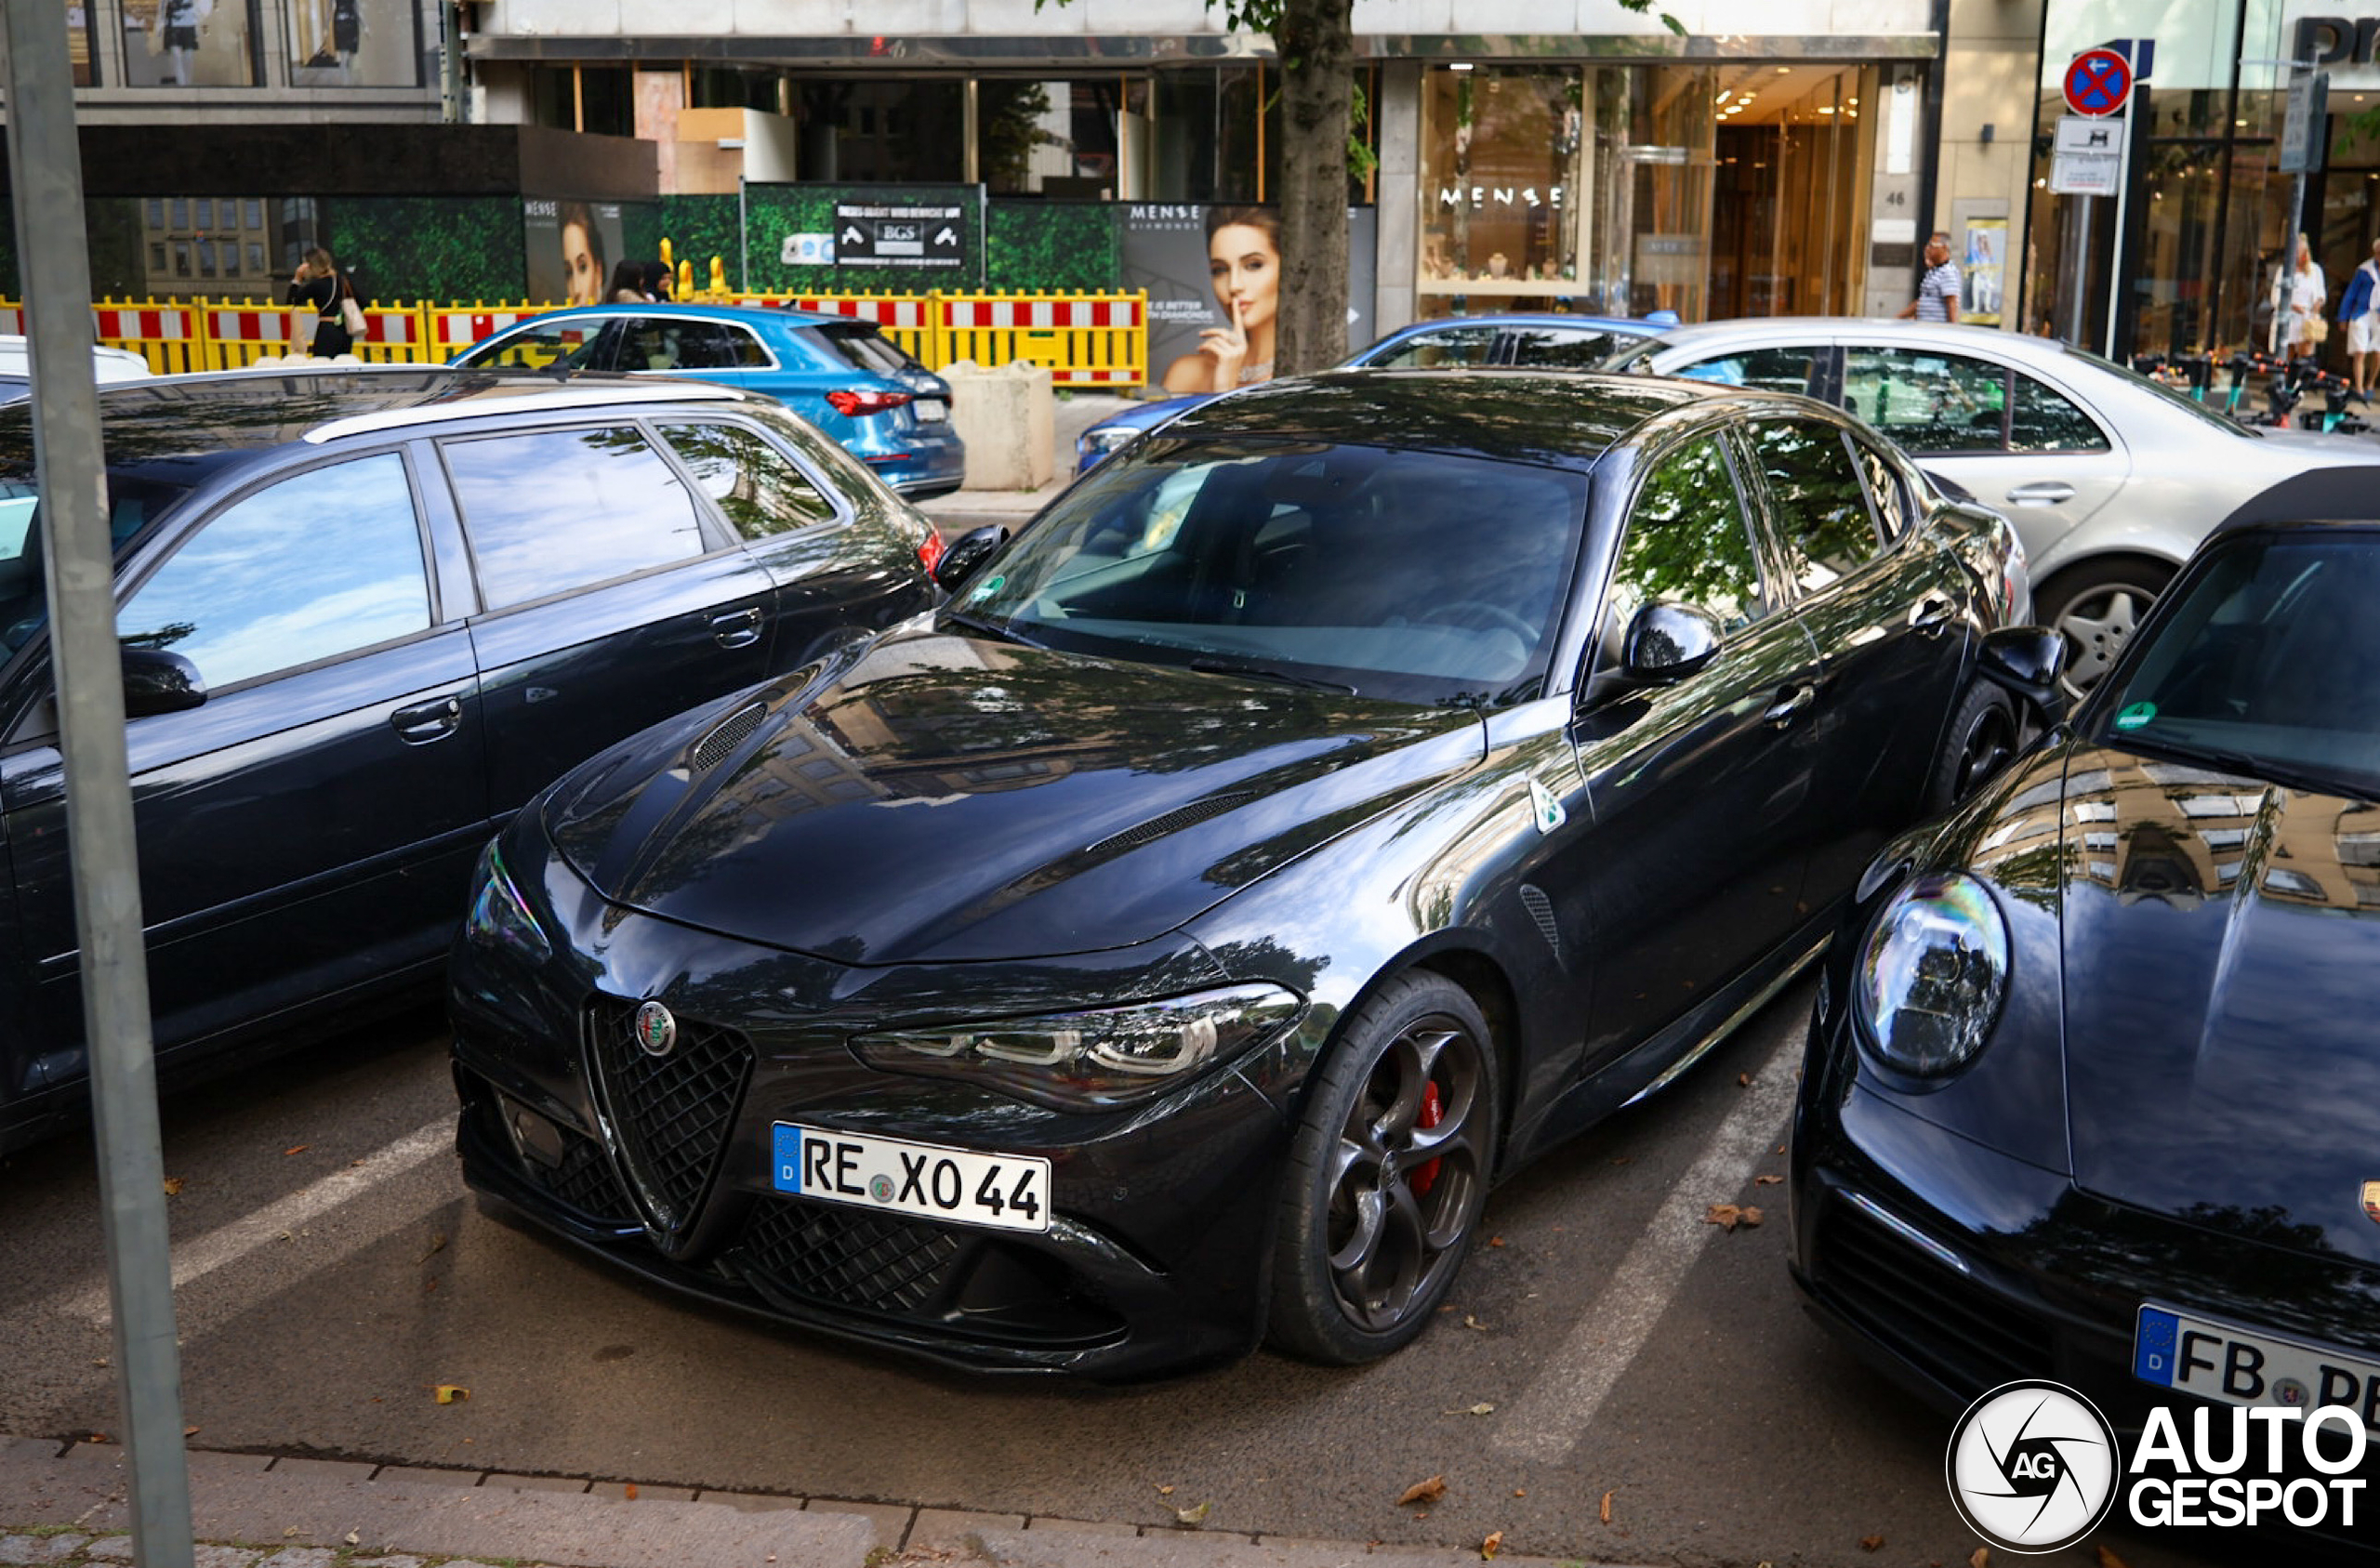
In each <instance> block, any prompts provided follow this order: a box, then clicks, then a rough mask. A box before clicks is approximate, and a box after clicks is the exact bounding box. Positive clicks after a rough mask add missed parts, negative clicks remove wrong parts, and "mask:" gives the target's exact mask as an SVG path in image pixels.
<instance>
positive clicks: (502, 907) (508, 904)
mask: <svg viewBox="0 0 2380 1568" xmlns="http://www.w3.org/2000/svg"><path fill="white" fill-rule="evenodd" d="M471 888H472V892H471V914H470V917H469V919H467V920H465V921H464V922H463V929H464V930H466V931H468V932H469V933H470V937H471V940H472V941H473V942H479V943H480V944H482V945H483V946H486V947H495V948H501V949H503V950H504V951H506V952H509V953H514V954H517V955H520V956H522V957H523V958H526V959H527V960H528V961H529V962H530V963H532V964H542V963H544V962H545V961H546V960H547V959H549V958H550V957H552V956H553V955H554V944H553V943H552V942H549V941H547V940H546V933H545V932H544V931H543V930H541V929H539V928H538V926H537V917H536V916H534V915H532V914H530V913H529V904H528V902H527V901H526V900H525V899H523V898H522V896H521V890H520V889H517V888H515V887H514V886H513V885H512V877H511V876H510V875H509V873H507V872H506V870H505V869H504V857H503V856H502V855H501V854H498V853H497V852H496V845H495V844H494V842H492V841H491V842H490V843H489V845H488V847H487V848H486V849H484V850H481V851H480V865H479V870H478V871H477V872H475V873H473V875H472V877H471Z"/></svg>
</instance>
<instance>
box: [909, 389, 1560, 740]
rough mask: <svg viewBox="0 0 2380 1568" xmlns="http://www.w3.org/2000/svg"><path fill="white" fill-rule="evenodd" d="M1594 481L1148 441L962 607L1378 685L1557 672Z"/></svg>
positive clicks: (1136, 643)
mask: <svg viewBox="0 0 2380 1568" xmlns="http://www.w3.org/2000/svg"><path fill="white" fill-rule="evenodd" d="M1586 494H1587V481H1586V477H1585V476H1584V475H1582V474H1577V473H1571V472H1567V471H1565V470H1561V469H1554V468H1536V467H1531V466H1528V465H1524V464H1517V463H1503V462H1494V461H1489V460H1487V459H1482V458H1471V457H1456V456H1448V455H1442V454H1437V453H1426V452H1406V451H1393V450H1390V449H1387V448H1383V447H1370V446H1350V445H1331V444H1328V443H1325V442H1319V441H1287V440H1251V439H1229V438H1224V439H1210V440H1196V439H1181V438H1175V439H1167V438H1166V437H1164V436H1162V435H1153V436H1151V437H1149V438H1148V439H1146V440H1144V441H1142V442H1141V443H1140V444H1139V445H1137V446H1135V447H1134V448H1132V449H1131V452H1130V454H1129V455H1125V456H1123V457H1120V458H1111V459H1110V460H1108V461H1107V462H1106V463H1104V464H1103V465H1101V467H1099V468H1097V469H1095V470H1093V471H1092V473H1091V477H1090V478H1089V479H1087V480H1085V481H1083V482H1082V483H1080V484H1078V485H1077V486H1076V487H1075V488H1074V489H1072V490H1070V491H1068V492H1067V493H1066V494H1064V495H1063V496H1061V497H1060V498H1059V499H1058V500H1057V502H1056V503H1054V504H1053V505H1052V506H1051V509H1050V510H1049V511H1048V512H1047V513H1045V514H1043V516H1042V517H1041V519H1040V520H1038V522H1036V523H1035V524H1034V525H1033V527H1032V528H1031V529H1029V530H1028V531H1027V532H1026V533H1025V534H1023V535H1022V536H1021V537H1020V538H1018V539H1017V540H1016V541H1015V542H1014V543H1013V544H1012V545H1011V546H1010V547H1008V548H1007V549H1006V550H1005V551H1003V552H1002V553H1001V554H1000V555H999V556H998V558H997V559H995V560H993V561H992V562H991V564H990V566H989V568H987V569H986V570H985V571H984V572H981V573H978V574H977V575H976V577H975V579H974V580H973V583H972V586H970V587H969V588H968V590H967V591H966V593H965V594H964V595H963V596H962V597H961V599H960V600H959V601H958V603H957V605H956V606H955V609H956V611H957V613H959V615H960V616H961V617H962V618H963V619H966V620H971V621H975V622H977V623H979V624H984V625H987V626H991V627H993V628H994V629H997V630H1004V631H1006V632H1008V633H1009V634H1011V635H1013V636H1015V637H1017V638H1019V639H1022V640H1025V641H1029V642H1036V643H1043V644H1047V645H1049V646H1051V647H1060V648H1066V649H1070V650H1074V651H1078V652H1091V653H1099V654H1104V655H1108V656H1112V657H1118V658H1127V659H1134V660H1142V661H1148V662H1154V663H1160V664H1174V665H1187V666H1191V667H1200V666H1201V665H1205V666H1208V667H1214V668H1218V669H1230V670H1236V671H1241V672H1250V673H1252V672H1255V671H1260V670H1261V671H1265V672H1270V673H1273V674H1276V675H1278V676H1280V677H1282V678H1284V679H1307V680H1318V681H1323V682H1328V683H1329V684H1333V685H1340V686H1345V687H1348V688H1352V689H1354V690H1355V691H1357V692H1361V693H1362V694H1364V695H1367V696H1382V697H1388V698H1392V699H1396V700H1401V701H1410V702H1421V703H1429V702H1451V701H1461V700H1476V701H1489V700H1494V699H1497V698H1499V697H1505V696H1517V695H1521V694H1525V692H1527V690H1530V689H1532V688H1533V687H1534V686H1535V685H1537V684H1538V683H1540V682H1541V680H1542V678H1543V676H1544V673H1545V667H1546V661H1547V658H1548V656H1549V653H1550V648H1551V644H1552V642H1553V639H1554V626H1555V623H1556V621H1557V619H1558V618H1559V616H1560V613H1561V609H1562V604H1563V601H1564V600H1565V598H1566V596H1567V590H1568V587H1569V584H1570V579H1571V573H1572V569H1573V566H1574V563H1575V560H1576V558H1577V554H1578V547H1579V534H1580V527H1581V525H1582V522H1583V520H1584V517H1585V513H1586Z"/></svg>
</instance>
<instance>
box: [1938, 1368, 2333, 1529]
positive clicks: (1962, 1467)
mask: <svg viewBox="0 0 2380 1568" xmlns="http://www.w3.org/2000/svg"><path fill="white" fill-rule="evenodd" d="M2186 1432H2187V1435H2186ZM2368 1442H2369V1438H2368V1434H2367V1433H2366V1431H2365V1430H2364V1425H2363V1420H2362V1417H2361V1416H2360V1415H2359V1413H2357V1412H2356V1411H2354V1410H2351V1409H2349V1408H2348V1407H2347V1406H2346V1405H2342V1404H2330V1405H2321V1406H2319V1407H2317V1408H2315V1409H2312V1410H2307V1409H2306V1408H2305V1407H2304V1406H2302V1405H2300V1406H2290V1405H2278V1404H2276V1405H2259V1406H2254V1407H2248V1406H2239V1405H2235V1406H2233V1407H2231V1408H2230V1409H2229V1410H2228V1411H2225V1410H2219V1409H2210V1408H2208V1407H2206V1406H2194V1407H2192V1408H2191V1409H2190V1410H2189V1411H2188V1415H2187V1418H2186V1419H2184V1420H2176V1419H2175V1415H2174V1413H2173V1411H2172V1410H2170V1409H2169V1408H2167V1407H2166V1406H2164V1405H2155V1406H2152V1407H2151V1408H2150V1410H2149V1417H2148V1420H2147V1422H2146V1423H2145V1424H2144V1425H2143V1427H2142V1429H2141V1433H2140V1439H2139V1441H2138V1442H2137V1443H2135V1444H2134V1445H2133V1450H2132V1456H2131V1459H2130V1462H2129V1463H2126V1462H2125V1458H2124V1455H2123V1448H2122V1443H2120V1442H2119V1441H2118V1438H2117V1435H2116V1430H2115V1428H2114V1427H2113V1426H2111V1425H2109V1422H2108V1419H2107V1417H2106V1416H2102V1415H2100V1414H2099V1410H2098V1407H2097V1406H2096V1405H2095V1404H2093V1403H2091V1402H2090V1401H2089V1400H2087V1399H2084V1398H2083V1396H2082V1395H2081V1394H2079V1393H2076V1392H2075V1391H2074V1390H2071V1389H2069V1388H2068V1387H2066V1386H2065V1385H2064V1384H2062V1383H2052V1382H2047V1381H2030V1382H2019V1383H2003V1384H2002V1385H2001V1386H2000V1387H1999V1388H1996V1389H1994V1390H1991V1391H1990V1393H1988V1394H1985V1395H1984V1396H1983V1397H1982V1398H1981V1399H1978V1400H1977V1401H1976V1402H1975V1403H1973V1404H1971V1405H1969V1406H1967V1410H1966V1414H1965V1415H1964V1416H1960V1417H1959V1423H1958V1425H1957V1426H1956V1427H1954V1428H1953V1429H1952V1430H1951V1432H1950V1454H1949V1456H1948V1458H1947V1460H1946V1463H1945V1469H1946V1471H1947V1478H1948V1480H1949V1482H1950V1501H1951V1502H1952V1503H1953V1504H1955V1505H1956V1506H1957V1508H1958V1510H1959V1514H1960V1517H1961V1518H1963V1519H1964V1520H1965V1521H1966V1522H1967V1524H1968V1526H1969V1527H1970V1528H1971V1529H1973V1530H1974V1531H1975V1533H1976V1534H1977V1535H1981V1536H1982V1537H1983V1538H1984V1539H1985V1540H1987V1541H1989V1542H1990V1543H1991V1544H1992V1545H1993V1546H1996V1547H2000V1548H2004V1549H2006V1550H2008V1551H2012V1552H2025V1553H2032V1552H2049V1551H2057V1550H2059V1549H2061V1548H2065V1547H2069V1546H2071V1545H2073V1544H2074V1543H2075V1542H2077V1541H2079V1540H2081V1539H2082V1538H2083V1536H2085V1535H2089V1534H2090V1533H2091V1532H2092V1531H2094V1530H2096V1529H2097V1528H2098V1527H2099V1524H2100V1522H2102V1521H2104V1520H2105V1519H2106V1518H2107V1517H2108V1514H2109V1512H2110V1511H2111V1510H2112V1509H2114V1507H2115V1505H2116V1501H2117V1498H2118V1496H2119V1495H2120V1494H2121V1496H2122V1499H2123V1503H2124V1509H2125V1512H2126V1513H2127V1514H2128V1515H2129V1516H2130V1518H2131V1519H2132V1522H2134V1523H2135V1524H2142V1525H2183V1526H2192V1525H2197V1526H2212V1527H2215V1528H2230V1527H2237V1526H2245V1525H2260V1524H2261V1525H2274V1524H2281V1523H2283V1522H2286V1523H2289V1524H2292V1525H2295V1526H2297V1527H2299V1528H2301V1529H2310V1528H2314V1527H2317V1526H2322V1525H2330V1526H2333V1527H2342V1526H2344V1527H2352V1526H2353V1525H2354V1524H2355V1523H2356V1521H2357V1516H2358V1513H2359V1511H2360V1509H2359V1505H2360V1502H2361V1501H2362V1499H2361V1496H2360V1495H2361V1493H2362V1492H2363V1490H2364V1487H2365V1484H2366V1482H2364V1481H2363V1480H2362V1479H2361V1478H2359V1477H2357V1476H2355V1475H2353V1474H2352V1473H2351V1472H2353V1471H2354V1470H2356V1469H2360V1468H2361V1466H2362V1464H2363V1460H2364V1454H2365V1450H2366V1446H2367V1443H2368Z"/></svg>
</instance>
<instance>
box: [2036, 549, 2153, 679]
mask: <svg viewBox="0 0 2380 1568" xmlns="http://www.w3.org/2000/svg"><path fill="white" fill-rule="evenodd" d="M2173 580H2174V568H2173V567H2171V566H2169V565H2167V564H2166V563H2165V562H2163V561H2162V560H2149V558H2148V557H2146V556H2116V557H2111V558H2109V560H2100V561H2086V562H2084V563H2083V565H2081V566H2077V567H2073V568H2071V569H2069V570H2068V571H2065V572H2061V573H2058V574H2057V575H2056V577H2053V578H2052V579H2050V581H2049V582H2047V583H2045V584H2043V586H2042V591H2041V592H2040V593H2039V594H2037V595H2036V596H2035V598H2034V603H2033V611H2034V613H2035V615H2036V616H2037V617H2038V618H2039V620H2040V621H2041V624H2042V625H2043V626H2051V627H2055V628H2056V630H2058V631H2060V632H2063V633H2064V634H2065V635H2066V688H2067V690H2068V691H2069V692H2073V693H2074V694H2076V695H2078V696H2079V695H2081V694H2082V693H2083V692H2088V691H2089V690H2090V689H2091V688H2092V687H2094V686H2096V685H2097V684H2098V683H2099V678H2100V677H2101V676H2104V675H2106V674H2107V673H2108V670H2109V666H2111V665H2114V663H2115V662H2116V658H2117V656H2118V655H2119V654H2121V653H2122V652H2123V650H2124V645H2125V644H2126V643H2128V642H2130V641H2131V640H2132V631H2133V627H2135V626H2137V625H2138V624H2139V622H2140V617H2141V616H2143V615H2145V614H2147V613H2149V605H2150V604H2152V603H2154V602H2155V601H2156V599H2157V596H2158V595H2159V594H2161V593H2163V592H2164V591H2165V585H2166V584H2168V583H2170V582H2172V581H2173Z"/></svg>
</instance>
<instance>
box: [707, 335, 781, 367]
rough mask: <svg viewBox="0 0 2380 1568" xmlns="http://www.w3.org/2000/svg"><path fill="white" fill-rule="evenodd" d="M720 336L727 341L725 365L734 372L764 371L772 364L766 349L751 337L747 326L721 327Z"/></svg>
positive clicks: (756, 339)
mask: <svg viewBox="0 0 2380 1568" xmlns="http://www.w3.org/2000/svg"><path fill="white" fill-rule="evenodd" d="M719 330H720V334H721V336H723V337H724V338H726V340H727V359H726V362H725V363H726V365H727V367H728V368H730V369H734V370H766V369H768V368H769V366H770V364H771V363H772V362H773V361H772V359H771V357H770V354H769V350H768V349H767V347H766V346H765V345H764V344H762V343H761V341H760V339H759V338H758V337H756V336H753V333H752V329H751V328H750V327H747V326H734V325H722V326H721V328H720V329H719Z"/></svg>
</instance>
